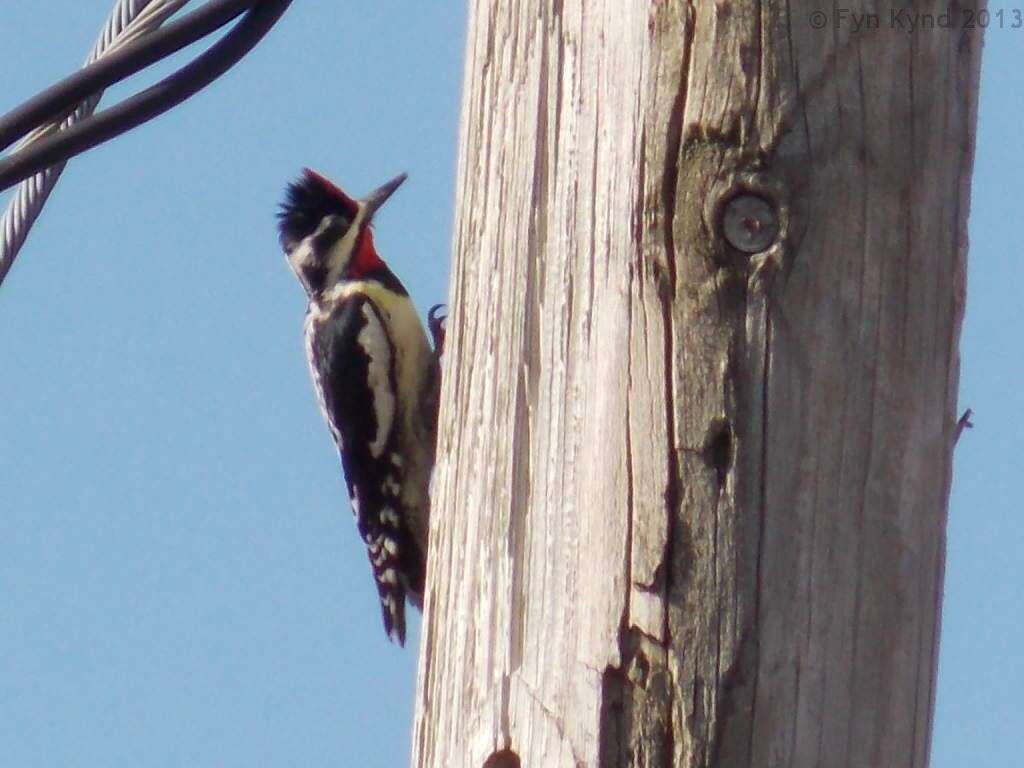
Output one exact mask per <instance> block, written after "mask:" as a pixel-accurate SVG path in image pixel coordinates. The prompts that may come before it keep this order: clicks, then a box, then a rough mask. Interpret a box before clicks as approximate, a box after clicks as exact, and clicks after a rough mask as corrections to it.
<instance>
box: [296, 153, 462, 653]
mask: <svg viewBox="0 0 1024 768" xmlns="http://www.w3.org/2000/svg"><path fill="white" fill-rule="evenodd" d="M405 178H406V176H405V174H401V175H399V176H397V177H395V178H394V179H392V180H391V181H389V182H387V183H386V184H384V185H383V186H381V187H380V188H378V189H376V190H375V191H373V192H371V193H370V194H369V195H367V196H366V197H364V198H361V199H355V198H352V197H349V196H348V195H347V194H345V193H344V192H343V191H342V190H341V189H340V188H339V187H337V186H336V185H335V184H333V183H332V182H330V181H328V180H327V179H326V178H324V177H323V176H321V175H320V174H319V173H316V172H315V171H312V170H309V169H308V168H307V169H306V170H305V171H304V172H303V173H302V175H301V176H300V177H299V178H298V179H297V180H296V181H294V182H293V183H291V184H289V186H288V188H287V190H286V192H285V199H284V202H283V203H282V204H281V208H280V211H279V213H278V226H279V231H280V240H281V247H282V248H283V249H284V252H285V255H286V256H287V259H288V264H289V266H290V267H291V269H292V271H293V272H294V273H295V276H296V277H297V278H298V279H299V282H300V283H301V284H302V286H303V288H304V289H305V291H306V294H307V296H308V299H309V305H308V308H307V311H306V320H305V345H306V355H307V358H308V361H309V369H310V373H311V374H312V378H313V387H314V389H315V391H316V395H317V400H318V402H319V405H320V410H321V412H322V413H323V416H324V419H325V421H326V422H327V426H328V428H329V429H330V432H331V436H332V437H333V438H334V442H335V444H336V445H337V447H338V453H339V454H340V457H341V464H342V468H343V471H344V474H345V480H346V484H347V485H348V493H349V498H350V499H351V501H352V513H353V515H354V516H355V521H356V527H357V528H358V530H359V535H360V536H361V537H362V539H363V542H364V543H365V544H366V548H367V551H368V554H369V558H370V566H371V569H372V571H373V577H374V580H375V581H376V583H377V592H378V593H379V595H380V603H381V609H382V613H383V618H384V631H385V633H386V634H387V636H388V637H389V638H390V639H391V640H394V641H397V642H398V644H399V645H404V644H405V601H406V599H408V600H409V602H411V603H412V604H413V605H415V606H416V607H417V608H420V609H422V607H423V603H422V601H423V582H424V576H425V573H426V557H427V528H428V516H429V506H430V493H429V485H430V473H431V470H432V468H433V463H434V443H435V436H436V419H437V391H438V383H439V372H438V371H439V368H438V355H439V354H440V346H441V343H442V339H443V322H444V319H443V317H439V316H438V315H437V310H438V308H439V306H440V305H438V306H435V307H433V308H432V309H431V310H430V314H429V320H430V327H431V331H432V332H433V334H434V341H435V349H434V350H433V351H431V348H430V345H429V343H428V341H427V337H426V334H425V333H424V330H423V326H422V324H421V323H420V320H419V317H418V316H417V314H416V309H415V307H414V306H413V303H412V301H411V300H410V299H409V294H408V292H407V291H406V289H405V287H404V286H403V285H402V283H401V281H400V280H399V279H398V278H397V277H396V276H395V274H394V273H393V272H392V271H391V270H390V269H389V268H388V266H387V265H386V264H385V263H384V261H383V260H382V259H381V257H380V255H379V254H378V253H377V249H376V248H375V247H374V244H373V233H372V230H371V227H370V225H371V224H372V222H373V217H374V214H375V213H376V212H377V210H378V209H379V208H380V207H381V206H382V205H383V204H384V202H385V201H386V200H387V199H388V198H389V197H390V196H391V195H392V193H393V192H394V191H395V190H396V189H398V187H399V186H400V185H401V184H402V182H403V181H405Z"/></svg>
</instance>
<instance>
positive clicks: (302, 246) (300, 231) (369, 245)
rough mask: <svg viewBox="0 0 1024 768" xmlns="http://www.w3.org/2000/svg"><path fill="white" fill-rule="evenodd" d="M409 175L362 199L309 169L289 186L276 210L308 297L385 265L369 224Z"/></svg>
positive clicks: (293, 265) (290, 260)
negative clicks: (350, 194)
mask: <svg viewBox="0 0 1024 768" xmlns="http://www.w3.org/2000/svg"><path fill="white" fill-rule="evenodd" d="M405 179H406V175H405V174H404V173H403V174H400V175H398V176H396V177H395V178H393V179H392V180H391V181H389V182H387V183H386V184H384V185H383V186H381V187H378V188H377V189H375V190H374V191H373V192H371V193H370V194H369V195H367V196H366V197H364V198H361V199H355V198H352V197H349V196H348V195H347V194H345V193H344V192H342V191H341V189H339V188H338V187H337V186H336V185H335V184H333V183H332V182H330V181H328V180H327V179H326V178H324V177H323V176H321V175H320V174H319V173H317V172H316V171H312V170H310V169H309V168H307V169H306V170H305V171H303V173H302V175H301V176H300V177H299V178H298V179H297V180H296V181H294V182H292V183H291V184H289V185H288V189H287V190H286V191H285V199H284V202H283V203H281V210H280V212H279V213H278V229H279V231H280V237H281V247H282V248H284V252H285V254H287V256H288V265H289V266H290V267H291V268H292V271H293V272H294V273H295V276H296V277H298V278H299V282H301V283H302V285H303V287H305V289H306V292H307V293H308V294H309V295H310V297H317V296H320V295H321V294H323V292H324V291H325V290H327V289H328V288H330V287H331V286H333V285H334V284H336V283H337V282H338V281H340V280H357V279H359V278H361V277H365V276H366V275H368V274H370V273H371V272H374V271H375V270H378V269H381V268H383V267H384V262H383V261H381V258H380V256H379V255H378V254H377V249H376V248H375V247H374V245H373V233H372V231H371V230H370V223H371V222H372V221H373V216H374V214H375V213H376V212H377V210H378V209H379V208H380V207H381V206H382V205H383V204H384V202H385V201H386V200H387V199H388V198H389V197H391V194H392V193H393V192H394V191H395V190H396V189H398V187H399V186H401V184H402V182H403V181H405Z"/></svg>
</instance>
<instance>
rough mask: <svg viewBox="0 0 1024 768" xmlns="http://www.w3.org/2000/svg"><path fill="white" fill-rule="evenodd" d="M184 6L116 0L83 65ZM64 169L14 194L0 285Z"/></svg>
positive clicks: (60, 125)
mask: <svg viewBox="0 0 1024 768" xmlns="http://www.w3.org/2000/svg"><path fill="white" fill-rule="evenodd" d="M188 2H189V0H117V2H116V4H115V5H114V7H113V8H112V9H111V11H110V15H109V16H108V17H107V22H106V24H105V25H104V27H103V30H102V31H101V32H100V36H99V38H98V39H97V40H96V43H95V44H94V45H93V47H92V50H91V51H90V52H89V55H88V57H86V60H85V63H84V64H83V66H87V65H89V64H91V63H93V62H94V61H96V60H97V59H99V58H101V57H103V56H105V55H107V54H109V53H112V52H114V51H116V50H118V49H119V48H121V47H122V46H124V45H126V44H127V43H129V42H132V41H133V40H137V39H138V38H139V37H141V36H142V35H145V34H147V33H148V32H151V31H153V30H154V29H156V28H158V27H159V26H160V25H161V24H163V23H164V22H165V21H166V20H167V19H168V18H170V17H171V16H173V15H174V14H175V13H177V12H178V11H179V10H180V9H181V8H182V7H183V6H184V5H185V4H186V3H188ZM102 95H103V94H102V92H101V93H97V94H94V95H93V96H90V97H89V98H88V99H86V100H85V101H83V102H82V103H80V104H79V105H78V106H77V107H76V108H75V109H74V110H73V111H72V112H70V113H69V114H66V115H62V116H60V117H58V118H56V119H54V120H53V121H51V122H50V123H48V124H46V125H43V126H40V127H39V128H37V129H36V130H34V131H32V132H31V133H30V134H28V135H27V136H25V138H24V139H22V140H21V141H20V142H19V143H18V145H17V148H16V149H21V148H23V147H24V146H26V145H27V144H30V143H32V142H33V141H36V140H38V139H40V138H42V137H44V136H47V135H49V134H51V133H53V132H54V131H57V130H61V129H64V128H68V127H70V126H72V125H74V124H75V123H77V122H79V121H81V120H84V119H85V118H87V117H89V116H90V115H91V114H92V113H93V112H95V111H96V107H97V105H98V104H99V102H100V97H101V96H102ZM65 164H66V162H61V163H58V164H56V165H53V166H51V167H49V168H47V169H46V170H44V171H41V172H40V173H37V174H36V175H35V176H32V177H31V178H28V179H25V181H23V182H21V183H20V184H19V185H18V187H17V188H16V189H15V191H14V193H13V195H12V197H11V200H10V202H9V203H8V205H7V210H6V211H5V212H4V215H3V219H2V220H0V282H3V279H4V277H6V275H7V272H8V271H9V270H10V268H11V265H12V264H13V263H14V259H15V257H16V256H17V255H18V251H19V250H21V246H22V245H24V244H25V240H26V238H27V237H28V233H29V231H30V230H31V229H32V225H33V224H34V223H35V221H36V219H37V218H38V217H39V214H40V212H41V211H42V209H43V206H44V205H45V204H46V201H47V199H48V198H49V196H50V192H52V191H53V187H54V186H55V185H56V183H57V180H58V179H59V178H60V175H61V172H62V171H63V170H64V166H65Z"/></svg>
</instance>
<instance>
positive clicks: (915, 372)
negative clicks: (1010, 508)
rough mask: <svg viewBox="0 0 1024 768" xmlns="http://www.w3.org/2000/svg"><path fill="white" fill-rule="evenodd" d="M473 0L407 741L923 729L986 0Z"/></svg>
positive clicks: (881, 753)
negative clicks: (842, 1)
mask: <svg viewBox="0 0 1024 768" xmlns="http://www.w3.org/2000/svg"><path fill="white" fill-rule="evenodd" d="M470 5H471V11H470V21H469V32H468V43H467V63H466V78H465V91H464V95H463V115H462V129H461V133H462V135H461V154H460V158H459V172H458V173H459V177H458V195H457V201H456V202H457V210H458V215H457V219H456V238H455V254H454V263H453V275H452V295H451V318H450V322H449V326H448V342H447V350H446V359H445V376H446V380H445V385H444V392H443V396H442V407H441V434H440V440H439V447H438V456H439V463H438V467H437V470H436V474H435V481H434V482H435V486H434V510H435V511H434V517H433V520H432V529H431V544H430V566H429V576H428V593H427V597H426V611H425V622H424V630H423V648H422V652H421V659H420V675H419V689H418V694H417V696H418V700H417V718H416V727H415V736H414V747H413V751H414V754H413V764H414V765H415V766H420V767H422V768H463V767H465V768H485V767H486V768H512V767H514V766H523V767H524V768H561V767H563V766H564V767H565V768H579V767H581V766H585V767H587V768H590V767H591V766H593V767H595V768H596V767H597V766H602V767H603V768H619V767H620V766H651V767H653V766H657V767H658V768H663V767H664V766H687V767H690V766H717V767H725V766H728V767H729V768H732V767H733V766H751V767H756V768H775V767H776V766H796V767H803V766H807V767H808V768H811V767H812V766H823V767H825V768H828V767H829V766H872V767H878V768H889V767H890V766H926V765H927V763H928V752H929V741H930V730H931V719H932V711H933V708H934V700H935V675H936V659H937V648H938V636H939V618H940V617H939V614H940V608H941V596H942V579H943V558H944V550H945V538H944V534H945V526H946V507H947V498H948V493H949V484H950V466H951V454H952V448H953V437H954V431H955V423H956V418H955V416H956V412H955V408H956V396H957V378H958V350H957V347H958V336H959V331H960V322H961V317H962V314H963V301H964V266H965V255H966V247H967V239H966V221H967V209H968V202H969V182H970V174H971V159H972V151H973V144H974V125H975V116H976V101H977V84H978V68H979V59H980V49H981V35H980V30H979V29H975V28H970V27H969V25H968V22H969V21H970V14H971V12H972V11H973V12H976V10H977V9H976V7H975V6H974V4H973V3H967V4H960V5H956V4H954V11H953V12H952V18H943V17H942V16H941V14H943V13H945V12H946V11H948V7H947V5H946V4H945V3H944V2H943V3H927V2H924V3H922V2H915V3H913V4H911V3H909V2H907V3H902V4H899V5H893V6H891V7H890V6H888V5H884V4H883V5H878V4H876V3H870V4H866V3H860V2H852V3H850V4H848V5H849V8H837V7H836V6H835V5H834V4H832V3H824V4H818V3H811V2H800V1H799V0H790V2H788V3H780V2H776V1H775V0H768V1H767V2H753V0H719V1H718V2H709V1H708V0H693V1H692V2H672V1H670V0H647V1H646V2H644V1H642V0H472V2H471V3H470ZM956 8H960V9H961V10H959V11H957V10H955V9H956ZM968 9H970V10H968ZM914 14H917V15H916V16H915V15H914ZM922 14H932V23H931V25H927V24H925V25H924V26H922V24H923V23H924V22H923V21H922V20H923V18H924V17H923V16H922ZM974 18H975V21H977V16H975V17H974ZM915 21H916V22H917V25H916V27H915V26H914V22H915ZM946 23H948V26H946V25H945V24H946ZM915 28H916V31H911V30H914V29H915Z"/></svg>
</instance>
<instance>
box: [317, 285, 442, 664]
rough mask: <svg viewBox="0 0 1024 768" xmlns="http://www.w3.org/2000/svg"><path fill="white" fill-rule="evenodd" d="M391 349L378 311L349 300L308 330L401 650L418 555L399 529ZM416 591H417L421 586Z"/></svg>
mask: <svg viewBox="0 0 1024 768" xmlns="http://www.w3.org/2000/svg"><path fill="white" fill-rule="evenodd" d="M393 349H394V347H393V345H392V344H391V340H390V338H389V337H388V332H387V327H386V326H385V325H384V323H383V321H382V319H381V316H380V313H379V312H378V310H377V307H376V306H375V305H374V304H373V302H372V301H370V300H369V299H368V298H367V297H366V296H363V295H359V294H356V295H353V296H352V297H350V298H347V299H344V300H343V301H342V302H340V303H339V304H338V305H336V306H335V307H334V308H333V309H332V310H331V312H330V313H329V314H328V315H327V317H325V318H324V319H322V320H320V321H319V322H317V323H316V324H315V325H314V328H313V338H312V339H311V353H312V356H313V361H312V362H313V366H314V375H315V378H316V379H317V385H318V387H319V388H320V391H321V395H322V399H323V406H324V410H325V416H326V418H327V420H328V423H329V425H330V427H331V432H332V433H333V435H334V438H335V441H336V442H337V443H338V448H339V451H340V453H341V461H342V466H343V467H344V470H345V480H346V482H347V483H348V492H349V497H350V498H351V499H352V511H353V513H354V514H355V519H356V526H357V527H358V529H359V535H360V536H361V537H362V539H363V541H364V542H365V543H366V547H367V550H368V552H369V556H370V565H371V566H372V568H373V576H374V579H375V581H376V582H377V591H378V593H379V594H380V601H381V609H382V612H383V616H384V631H385V632H386V633H387V634H388V636H389V637H392V638H393V639H397V640H398V642H399V644H404V643H405V597H406V588H407V587H412V588H413V589H414V590H415V589H416V587H417V585H416V584H410V583H409V579H410V578H413V579H419V578H422V577H421V576H420V574H422V572H423V564H422V555H421V553H420V552H419V549H418V547H417V546H416V544H415V542H414V541H413V539H412V536H411V534H410V532H409V529H408V527H407V525H406V523H405V519H406V518H405V515H404V510H403V509H402V504H401V489H402V481H403V470H402V465H401V458H400V456H399V454H398V450H397V449H398V445H397V436H396V432H397V430H398V426H397V424H398V403H397V401H396V397H395V393H396V386H395V360H394V355H393V351H392V350H393ZM419 588H420V589H422V586H419Z"/></svg>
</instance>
